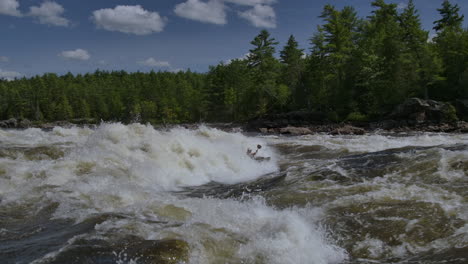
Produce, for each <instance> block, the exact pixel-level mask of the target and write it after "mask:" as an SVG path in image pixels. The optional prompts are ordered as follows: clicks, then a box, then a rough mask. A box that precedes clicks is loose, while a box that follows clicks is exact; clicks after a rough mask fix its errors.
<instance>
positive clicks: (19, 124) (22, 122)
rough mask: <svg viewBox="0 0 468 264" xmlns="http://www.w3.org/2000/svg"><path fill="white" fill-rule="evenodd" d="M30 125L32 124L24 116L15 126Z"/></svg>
mask: <svg viewBox="0 0 468 264" xmlns="http://www.w3.org/2000/svg"><path fill="white" fill-rule="evenodd" d="M32 125H33V124H32V122H31V121H29V119H26V118H24V119H21V120H20V121H19V122H18V125H17V128H30V127H32Z"/></svg>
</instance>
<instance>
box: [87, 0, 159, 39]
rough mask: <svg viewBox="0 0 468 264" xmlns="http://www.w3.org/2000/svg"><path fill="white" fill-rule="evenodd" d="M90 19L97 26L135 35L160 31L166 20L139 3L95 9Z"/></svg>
mask: <svg viewBox="0 0 468 264" xmlns="http://www.w3.org/2000/svg"><path fill="white" fill-rule="evenodd" d="M92 19H93V21H94V23H95V24H96V26H97V27H98V28H103V29H105V30H109V31H119V32H123V33H128V34H136V35H148V34H151V33H153V32H161V31H163V29H164V27H165V26H166V22H167V19H166V18H165V17H161V16H160V15H159V14H158V12H150V11H147V10H145V9H143V8H142V7H141V6H140V5H134V6H127V5H119V6H116V7H115V8H114V9H110V8H105V9H99V10H95V11H94V12H93V16H92Z"/></svg>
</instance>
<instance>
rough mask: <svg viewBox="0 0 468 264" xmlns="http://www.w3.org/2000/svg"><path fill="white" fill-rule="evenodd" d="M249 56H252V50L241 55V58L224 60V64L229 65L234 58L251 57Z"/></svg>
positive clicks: (244, 58) (243, 58)
mask: <svg viewBox="0 0 468 264" xmlns="http://www.w3.org/2000/svg"><path fill="white" fill-rule="evenodd" d="M249 56H250V52H247V53H246V54H244V56H241V57H239V58H234V59H228V60H226V61H224V64H226V65H229V64H231V63H232V61H234V60H246V59H248V58H249Z"/></svg>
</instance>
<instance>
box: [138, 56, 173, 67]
mask: <svg viewBox="0 0 468 264" xmlns="http://www.w3.org/2000/svg"><path fill="white" fill-rule="evenodd" d="M137 63H138V64H140V65H143V66H148V67H170V66H171V65H170V64H169V62H167V61H157V60H156V59H155V58H153V57H151V58H148V59H146V60H143V61H138V62H137Z"/></svg>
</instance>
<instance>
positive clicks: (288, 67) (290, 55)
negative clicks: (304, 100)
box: [280, 35, 304, 108]
mask: <svg viewBox="0 0 468 264" xmlns="http://www.w3.org/2000/svg"><path fill="white" fill-rule="evenodd" d="M298 46H299V44H298V43H297V41H296V39H295V38H294V36H293V35H291V36H290V37H289V39H288V43H287V44H286V46H285V47H284V48H283V50H282V51H281V52H280V57H281V62H282V63H283V64H284V66H283V69H282V82H283V83H284V84H285V85H286V88H287V89H288V90H289V93H291V94H292V105H293V107H294V108H295V107H296V106H297V105H298V103H297V102H299V101H301V99H300V97H302V96H303V94H302V93H301V92H300V91H299V82H300V81H301V79H302V74H303V71H304V59H303V55H304V50H303V49H299V48H298ZM284 90H285V88H284V87H282V94H285V91H284Z"/></svg>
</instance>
